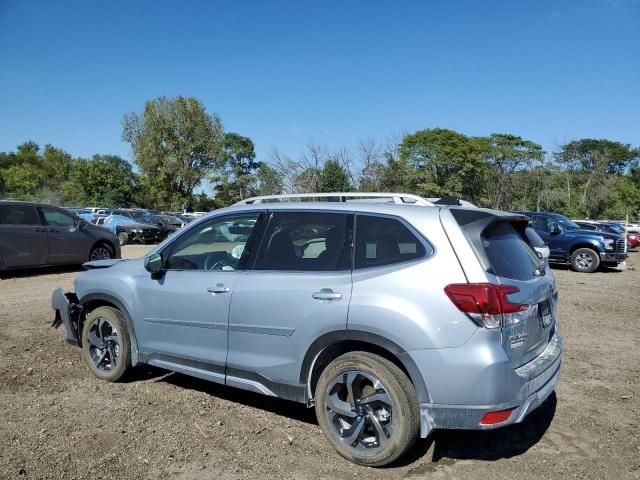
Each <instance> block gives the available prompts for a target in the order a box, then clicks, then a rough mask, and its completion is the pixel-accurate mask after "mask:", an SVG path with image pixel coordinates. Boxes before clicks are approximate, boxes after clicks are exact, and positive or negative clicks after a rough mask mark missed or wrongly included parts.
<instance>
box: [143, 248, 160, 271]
mask: <svg viewBox="0 0 640 480" xmlns="http://www.w3.org/2000/svg"><path fill="white" fill-rule="evenodd" d="M162 264H163V262H162V254H160V253H154V254H153V255H149V256H148V257H146V258H145V259H144V268H145V269H146V270H147V271H148V272H150V273H152V274H157V273H160V272H161V271H162Z"/></svg>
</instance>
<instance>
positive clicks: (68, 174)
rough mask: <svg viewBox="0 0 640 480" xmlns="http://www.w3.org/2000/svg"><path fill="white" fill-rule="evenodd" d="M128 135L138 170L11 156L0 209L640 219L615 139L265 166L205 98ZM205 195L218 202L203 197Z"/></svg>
mask: <svg viewBox="0 0 640 480" xmlns="http://www.w3.org/2000/svg"><path fill="white" fill-rule="evenodd" d="M122 126H123V131H122V139H123V140H124V141H125V142H128V143H129V144H130V145H131V148H132V154H133V165H132V164H131V163H129V162H128V161H126V160H124V159H123V158H121V157H118V156H115V155H94V156H93V157H91V158H73V157H72V156H71V155H70V154H68V153H67V152H65V151H64V150H62V149H59V148H56V147H54V146H52V145H46V146H44V148H41V147H40V146H39V145H37V144H36V143H34V142H32V141H27V142H25V143H23V144H22V145H19V146H18V147H17V149H16V151H14V152H4V153H2V152H0V198H18V199H32V200H39V201H45V202H49V203H55V204H61V205H76V206H88V205H92V206H93V205H95V206H105V207H115V206H123V207H126V206H142V207H148V208H157V209H166V210H179V209H180V208H181V207H182V205H183V204H185V203H189V204H190V205H191V206H192V207H193V208H194V209H195V210H210V209H211V208H219V207H224V206H227V205H230V204H233V203H235V202H237V201H239V200H241V199H243V198H247V197H249V196H255V195H269V194H279V193H305V192H334V191H365V192H368V191H381V192H392V191H396V192H408V193H415V194H418V195H421V196H424V197H442V196H445V195H451V196H455V197H459V198H463V199H466V200H469V201H471V202H473V203H475V204H477V205H479V206H484V207H491V208H496V209H502V210H520V209H523V210H544V211H555V212H559V213H563V214H566V215H567V216H569V217H574V218H576V217H580V218H622V217H624V216H625V215H627V214H629V215H631V216H632V217H636V218H637V217H638V216H639V215H640V148H634V147H632V146H631V145H630V144H625V143H621V142H617V141H613V140H607V139H580V140H572V141H569V142H567V143H565V144H563V145H559V146H558V147H557V148H555V149H554V150H553V151H551V152H545V151H544V150H543V148H542V146H541V145H540V144H538V143H536V142H534V141H533V140H529V139H524V138H522V137H520V136H517V135H513V134H510V133H493V134H490V135H489V136H484V137H482V136H481V137H473V136H468V135H465V134H463V133H460V132H456V131H453V130H449V129H444V128H428V129H424V130H419V131H416V132H413V133H404V134H400V135H395V136H390V137H389V138H387V139H384V140H382V141H381V140H377V139H365V140H362V141H360V142H359V144H358V145H357V147H356V148H355V149H348V148H339V149H336V150H331V149H329V148H327V147H326V146H324V145H320V144H318V143H315V142H310V143H309V144H308V145H307V148H306V150H305V151H304V152H302V153H301V154H300V155H299V156H297V157H295V158H292V157H289V156H287V155H285V154H282V153H281V152H280V151H279V150H278V149H277V148H273V149H272V150H271V151H270V152H269V154H268V155H267V158H265V159H264V161H258V160H257V159H256V153H255V147H254V144H253V142H252V141H251V139H250V138H248V137H246V136H243V135H241V134H238V133H234V132H225V130H224V128H223V125H222V122H221V119H220V118H219V117H218V116H217V115H215V114H210V113H207V111H206V109H205V107H204V105H203V104H202V103H201V102H200V101H199V100H197V99H196V98H192V97H189V98H185V97H177V98H173V99H169V98H165V97H159V98H157V99H154V100H150V101H148V102H146V104H145V107H144V110H143V111H142V112H140V113H129V114H126V115H125V116H124V118H123V123H122ZM205 186H209V187H210V188H209V189H208V190H210V191H211V192H213V195H207V194H205V193H202V192H201V193H195V192H196V190H198V189H202V188H203V187H205Z"/></svg>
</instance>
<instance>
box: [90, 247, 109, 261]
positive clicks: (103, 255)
mask: <svg viewBox="0 0 640 480" xmlns="http://www.w3.org/2000/svg"><path fill="white" fill-rule="evenodd" d="M110 258H111V252H110V251H109V249H108V248H107V247H96V248H94V249H93V250H92V251H91V257H90V260H109V259H110Z"/></svg>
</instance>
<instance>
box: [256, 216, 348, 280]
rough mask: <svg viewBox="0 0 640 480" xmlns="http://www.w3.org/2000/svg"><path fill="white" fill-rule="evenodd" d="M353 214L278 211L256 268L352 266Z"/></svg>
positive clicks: (258, 257)
mask: <svg viewBox="0 0 640 480" xmlns="http://www.w3.org/2000/svg"><path fill="white" fill-rule="evenodd" d="M352 224H353V216H352V215H350V214H346V213H324V212H323V213H320V212H308V211H298V212H274V213H272V214H271V218H270V220H269V225H268V226H267V229H266V231H265V234H264V236H263V240H262V245H261V247H260V251H259V252H258V255H257V257H256V261H255V264H254V267H253V268H254V270H289V271H315V272H318V271H325V272H326V271H339V270H350V269H351V251H352V231H353V228H352Z"/></svg>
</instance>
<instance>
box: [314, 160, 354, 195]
mask: <svg viewBox="0 0 640 480" xmlns="http://www.w3.org/2000/svg"><path fill="white" fill-rule="evenodd" d="M350 190H351V185H350V183H349V174H348V173H347V171H346V170H345V169H344V167H343V166H342V165H340V163H338V162H337V161H335V160H327V161H326V162H325V164H324V166H323V167H322V171H321V173H320V192H327V193H329V192H348V191H350Z"/></svg>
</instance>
